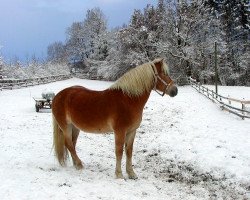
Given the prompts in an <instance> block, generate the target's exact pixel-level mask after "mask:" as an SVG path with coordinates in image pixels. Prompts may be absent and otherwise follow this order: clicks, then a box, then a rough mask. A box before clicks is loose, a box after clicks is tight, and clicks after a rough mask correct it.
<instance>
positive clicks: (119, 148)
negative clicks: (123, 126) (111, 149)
mask: <svg viewBox="0 0 250 200" xmlns="http://www.w3.org/2000/svg"><path fill="white" fill-rule="evenodd" d="M124 143H125V132H115V155H116V168H115V175H116V178H119V179H120V178H122V179H123V178H124V177H123V175H122V168H121V163H122V154H123V147H124Z"/></svg>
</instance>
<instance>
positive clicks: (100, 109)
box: [52, 58, 178, 179]
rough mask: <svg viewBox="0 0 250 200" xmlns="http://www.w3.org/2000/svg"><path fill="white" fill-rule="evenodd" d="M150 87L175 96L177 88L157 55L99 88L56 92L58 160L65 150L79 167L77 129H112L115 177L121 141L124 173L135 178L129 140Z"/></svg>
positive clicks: (62, 161) (119, 174)
mask: <svg viewBox="0 0 250 200" xmlns="http://www.w3.org/2000/svg"><path fill="white" fill-rule="evenodd" d="M152 90H155V91H157V92H158V93H159V94H161V95H162V96H164V95H165V94H167V95H169V96H171V97H174V96H176V95H177V91H178V90H177V87H176V86H175V84H174V82H173V81H172V80H171V78H170V77H169V75H168V66H167V64H166V63H165V62H164V60H163V59H160V58H158V59H155V60H154V61H152V62H148V63H145V64H143V65H140V66H137V67H135V68H133V69H131V70H130V71H128V72H127V73H125V74H124V75H123V76H122V77H120V78H119V79H118V80H117V81H116V82H115V83H114V84H113V85H111V86H110V87H109V88H108V89H106V90H103V91H93V90H90V89H87V88H85V87H82V86H73V87H69V88H66V89H64V90H62V91H60V92H59V93H58V94H57V95H56V96H55V97H54V99H53V103H52V114H53V128H54V145H53V146H54V149H55V155H56V157H57V159H58V161H59V163H60V164H61V165H62V166H64V165H65V163H66V160H67V157H68V156H67V155H68V151H69V152H70V154H71V157H72V160H73V164H74V166H75V168H76V169H82V168H83V163H82V161H81V160H80V159H79V157H78V155H77V154H76V142H77V138H78V135H79V132H80V130H82V131H84V132H89V133H107V132H114V136H115V155H116V169H115V175H116V178H123V174H122V169H121V161H122V155H123V149H124V144H125V152H126V158H127V159H126V172H127V174H128V177H129V178H130V179H137V175H136V174H135V172H134V170H133V167H132V151H133V143H134V138H135V134H136V129H137V128H138V127H139V126H140V123H141V121H142V113H143V108H144V106H145V104H146V102H147V100H148V98H149V95H150V92H151V91H152Z"/></svg>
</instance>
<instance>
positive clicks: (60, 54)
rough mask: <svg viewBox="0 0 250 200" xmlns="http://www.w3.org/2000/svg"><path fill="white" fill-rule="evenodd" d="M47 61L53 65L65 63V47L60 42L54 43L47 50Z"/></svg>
mask: <svg viewBox="0 0 250 200" xmlns="http://www.w3.org/2000/svg"><path fill="white" fill-rule="evenodd" d="M47 59H48V61H50V62H54V63H65V62H67V54H66V47H65V45H64V44H63V43H62V42H54V43H52V44H50V45H49V46H48V48H47Z"/></svg>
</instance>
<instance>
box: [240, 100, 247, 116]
mask: <svg viewBox="0 0 250 200" xmlns="http://www.w3.org/2000/svg"><path fill="white" fill-rule="evenodd" d="M244 100H245V99H244V98H243V101H244ZM241 105H242V119H245V109H246V105H245V103H244V102H241Z"/></svg>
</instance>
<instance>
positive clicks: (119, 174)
mask: <svg viewBox="0 0 250 200" xmlns="http://www.w3.org/2000/svg"><path fill="white" fill-rule="evenodd" d="M115 175H116V179H124V176H123V175H122V173H115Z"/></svg>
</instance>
